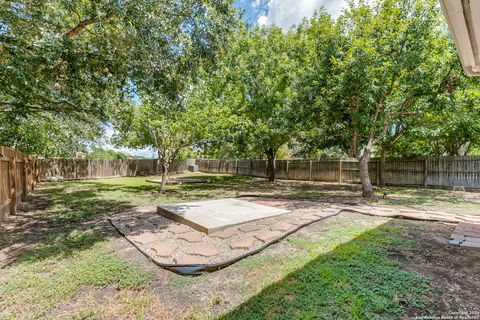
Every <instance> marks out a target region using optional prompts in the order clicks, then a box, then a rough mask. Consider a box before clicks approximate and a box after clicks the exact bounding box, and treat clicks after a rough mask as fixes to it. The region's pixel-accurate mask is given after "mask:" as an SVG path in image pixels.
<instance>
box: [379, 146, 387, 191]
mask: <svg viewBox="0 0 480 320" xmlns="http://www.w3.org/2000/svg"><path fill="white" fill-rule="evenodd" d="M386 157H387V152H386V151H385V150H384V149H383V148H382V153H381V154H380V162H379V165H380V170H379V174H380V176H379V179H378V180H379V183H380V188H383V187H385V162H386Z"/></svg>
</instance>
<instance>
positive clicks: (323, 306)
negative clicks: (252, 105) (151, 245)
mask: <svg viewBox="0 0 480 320" xmlns="http://www.w3.org/2000/svg"><path fill="white" fill-rule="evenodd" d="M194 175H195V176H197V177H199V178H202V179H209V180H211V182H210V183H204V184H180V185H169V186H168V187H167V194H166V195H161V194H159V193H158V185H156V184H152V183H148V182H146V181H145V180H146V179H147V178H146V177H131V178H114V179H102V180H89V181H75V182H63V183H42V184H40V185H39V186H38V189H37V191H35V192H34V193H33V194H31V195H30V197H29V200H28V202H26V203H22V204H21V206H20V207H19V212H18V215H16V216H13V217H11V218H10V219H9V221H8V222H6V223H3V224H2V225H1V228H0V231H1V233H0V268H1V273H0V319H17V318H66V319H90V318H91V319H97V318H107V319H118V318H126V319H181V318H187V319H216V318H221V319H335V318H342V319H375V318H377V319H400V318H409V317H412V318H413V317H415V316H418V315H442V314H447V313H448V312H472V314H473V312H480V309H479V306H478V296H479V295H480V277H479V276H478V275H479V274H480V266H479V265H478V263H476V261H479V260H478V259H480V250H475V249H470V250H468V249H463V248H455V247H451V246H448V245H447V242H448V238H449V236H450V234H451V233H452V231H453V229H454V227H455V225H453V224H446V223H427V222H423V221H409V220H396V219H389V218H382V217H371V216H365V215H361V214H357V213H341V214H340V215H338V216H335V217H333V218H330V219H327V220H324V221H321V222H317V223H314V224H312V225H310V226H308V227H305V228H303V229H301V230H300V231H298V232H296V233H295V234H293V235H291V236H289V237H287V238H286V239H284V240H282V241H281V242H280V243H278V244H275V245H272V246H270V247H269V248H267V249H266V250H264V251H262V252H261V253H260V254H258V255H255V256H251V257H249V258H246V259H244V260H242V261H240V262H239V263H237V264H234V265H232V266H230V267H227V268H225V269H222V270H220V271H217V272H214V273H210V274H203V275H201V276H198V277H187V276H181V275H176V274H174V273H172V272H170V271H167V270H163V269H161V268H159V267H157V266H156V265H154V264H153V263H151V262H150V261H149V260H148V259H147V258H146V257H145V256H143V255H142V254H141V253H140V252H138V251H137V250H136V249H135V248H133V247H132V246H131V245H130V243H128V242H127V241H126V240H125V239H124V238H123V237H121V236H120V235H119V234H118V233H117V232H116V231H115V229H114V228H112V226H111V225H110V223H109V221H108V217H110V216H114V215H115V214H116V213H119V212H122V211H126V210H131V209H132V208H135V207H143V206H155V205H157V204H161V203H167V202H181V201H186V200H197V199H213V198H226V197H237V196H247V195H257V196H260V197H265V198H269V199H274V198H281V199H286V200H287V201H288V202H289V203H291V205H292V206H293V207H307V208H311V209H312V210H314V209H315V207H316V206H318V205H319V204H321V203H345V202H348V203H352V202H364V201H365V200H362V199H361V197H359V196H358V195H359V194H360V192H359V190H360V187H359V186H356V185H338V184H326V183H309V182H293V181H280V182H278V183H275V184H271V183H268V182H266V181H265V180H263V179H255V178H249V177H239V176H232V175H206V174H194ZM384 191H385V192H386V193H387V197H386V198H385V199H383V198H382V197H377V198H374V199H373V200H371V202H374V203H375V204H377V205H381V206H389V207H398V208H400V207H401V208H416V209H435V210H442V211H448V212H458V213H469V214H479V215H480V209H479V208H480V194H478V193H471V192H452V191H447V190H422V189H405V188H388V189H386V190H384ZM377 194H381V193H380V192H377ZM453 306H455V307H453Z"/></svg>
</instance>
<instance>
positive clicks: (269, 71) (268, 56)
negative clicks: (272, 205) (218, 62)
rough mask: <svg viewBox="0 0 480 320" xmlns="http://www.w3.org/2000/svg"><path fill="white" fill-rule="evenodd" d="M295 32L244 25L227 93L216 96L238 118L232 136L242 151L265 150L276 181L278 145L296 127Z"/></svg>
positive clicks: (227, 73) (232, 54) (227, 65)
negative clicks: (294, 87) (250, 27)
mask: <svg viewBox="0 0 480 320" xmlns="http://www.w3.org/2000/svg"><path fill="white" fill-rule="evenodd" d="M292 44H293V42H292V36H291V35H285V34H284V33H283V32H282V30H281V29H280V28H278V27H268V28H267V27H261V28H254V29H247V28H241V29H240V30H239V31H238V32H237V33H236V34H235V36H234V38H233V39H232V41H231V43H230V45H229V48H228V52H227V53H226V56H225V57H224V60H223V61H222V63H223V65H222V66H223V69H222V71H221V74H220V75H221V77H222V78H221V80H219V81H220V82H221V83H223V85H222V88H223V90H222V91H221V92H218V95H217V96H214V97H213V100H214V101H217V103H219V104H220V103H223V104H225V105H228V106H229V107H230V113H231V114H232V115H233V117H235V118H236V120H237V121H236V122H235V123H234V124H232V127H231V128H230V132H229V135H230V137H231V141H233V147H234V148H235V150H236V152H234V153H237V155H238V154H240V155H248V156H252V155H255V154H259V153H260V154H262V153H263V154H264V155H266V157H267V160H268V165H267V176H268V179H269V181H271V182H273V181H275V159H276V156H277V152H278V149H279V148H280V147H281V146H282V145H284V144H285V143H287V142H288V141H289V140H290V139H291V137H292V136H294V134H295V132H296V130H297V129H296V121H295V113H294V106H293V104H292V96H293V95H294V93H293V92H292V87H291V84H292V79H293V77H294V72H295V61H296V60H295V58H294V55H293V50H292Z"/></svg>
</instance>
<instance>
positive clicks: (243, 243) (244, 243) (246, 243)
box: [230, 236, 255, 250]
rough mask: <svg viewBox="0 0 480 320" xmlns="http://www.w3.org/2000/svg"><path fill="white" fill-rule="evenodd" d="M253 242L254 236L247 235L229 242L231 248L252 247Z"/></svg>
mask: <svg viewBox="0 0 480 320" xmlns="http://www.w3.org/2000/svg"><path fill="white" fill-rule="evenodd" d="M254 243H255V238H253V237H250V236H247V237H243V238H240V239H238V240H235V241H232V242H230V248H232V249H233V250H236V249H250V248H251V247H253V244H254Z"/></svg>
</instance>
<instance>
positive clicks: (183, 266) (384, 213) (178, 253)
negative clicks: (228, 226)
mask: <svg viewBox="0 0 480 320" xmlns="http://www.w3.org/2000/svg"><path fill="white" fill-rule="evenodd" d="M316 210H317V212H315V213H311V212H308V213H305V216H308V219H300V218H301V217H302V215H301V214H299V212H298V211H297V212H294V213H287V214H285V215H283V216H282V219H278V221H277V222H276V223H272V222H275V221H272V219H271V218H268V219H266V220H270V221H267V223H264V224H262V223H261V221H259V222H258V224H259V225H261V226H263V229H262V230H260V231H258V230H252V231H251V232H241V231H240V230H239V229H240V227H241V226H238V228H237V229H236V230H238V231H237V234H232V235H230V234H229V236H228V237H215V235H210V236H208V235H205V234H204V233H201V235H202V236H205V239H204V240H202V241H203V242H202V243H191V244H190V243H188V242H186V241H185V240H180V241H183V243H184V245H186V246H190V247H187V248H185V249H182V246H183V245H180V246H179V247H178V248H176V249H175V250H172V254H173V253H174V254H175V256H172V255H170V257H169V260H165V259H161V258H162V257H159V256H157V255H156V254H155V252H154V251H153V250H151V248H150V247H149V246H148V243H151V240H152V239H151V237H150V236H147V237H145V238H146V240H148V241H149V242H148V243H145V244H143V243H141V242H139V241H138V239H139V238H140V239H141V238H142V237H141V236H140V237H139V235H141V234H139V233H138V232H139V230H138V229H139V226H142V223H141V219H135V216H132V217H131V219H130V220H134V222H135V223H132V221H128V219H126V218H125V215H123V214H122V215H121V219H118V220H116V219H114V218H112V219H110V222H111V223H112V225H113V226H114V227H115V228H116V229H117V230H118V232H119V233H121V234H122V235H123V236H125V238H126V239H127V240H128V241H129V242H130V243H131V244H132V245H133V246H135V247H136V248H137V249H138V250H139V251H140V252H142V253H143V254H144V255H146V256H147V257H149V258H150V259H151V260H152V261H153V262H154V263H155V264H157V265H158V266H160V267H163V268H166V269H168V270H171V271H174V272H177V273H180V274H185V275H195V274H201V273H203V272H211V271H215V270H218V269H221V268H224V267H226V266H228V265H231V264H233V263H235V262H237V261H239V260H241V259H243V258H245V257H247V256H250V255H253V254H256V253H258V252H260V251H262V250H264V249H265V248H267V247H268V246H270V245H272V244H274V243H276V242H278V241H280V240H281V239H283V238H285V237H287V236H288V235H290V234H292V233H295V232H296V231H298V230H300V229H301V228H304V227H306V226H308V225H310V224H313V223H316V222H319V221H322V220H325V219H328V218H331V217H333V216H336V215H338V214H340V213H341V212H343V211H346V212H356V213H360V214H365V215H370V216H379V217H387V218H404V219H414V220H426V221H444V222H452V223H463V222H467V223H475V222H477V223H479V224H478V226H479V228H480V217H477V216H469V215H459V214H449V213H445V212H437V211H416V210H403V209H400V210H397V209H392V208H383V207H378V206H370V205H360V206H339V205H330V206H328V207H322V208H318V209H316ZM299 211H301V210H299ZM310 211H311V210H310ZM151 215H152V216H154V215H155V213H152V214H151ZM288 215H290V216H291V218H290V219H287V218H288V217H287V216H288ZM305 216H303V217H304V218H305ZM141 217H142V219H144V218H145V217H146V214H145V212H143V213H142V216H141ZM151 219H152V217H150V220H151ZM139 220H140V221H139ZM157 220H158V219H157V217H155V222H157ZM166 220H167V221H165V222H164V223H166V224H174V223H173V222H172V221H168V219H166ZM286 224H290V225H291V228H289V229H287V230H285V231H283V230H278V228H277V229H275V226H278V225H281V226H282V227H286V226H287V225H286ZM143 225H146V224H143ZM160 225H161V223H160V222H158V229H160V231H159V230H158V229H157V230H154V231H155V232H158V233H157V234H158V235H159V237H161V236H163V241H165V240H166V239H168V240H169V241H174V239H172V237H177V238H178V239H181V238H183V237H184V236H185V233H181V234H173V235H172V232H168V227H164V228H163V229H162V228H160ZM128 226H131V227H132V229H134V230H135V232H133V230H130V229H129V228H128ZM281 229H286V228H281ZM473 230H474V231H477V229H473ZM479 230H480V229H479ZM144 231H145V233H152V230H151V228H150V227H148V228H147V227H145V230H144ZM195 232H198V233H200V232H199V231H195V230H193V229H192V231H190V232H189V233H191V234H192V236H194V233H195ZM229 233H231V232H229ZM165 234H168V238H165ZM262 236H263V237H262ZM247 239H250V240H251V241H253V243H256V244H255V245H254V244H252V243H251V241H246V240H247ZM135 240H136V241H135ZM160 240H162V239H160ZM260 240H262V241H260ZM464 240H468V241H470V239H464ZM208 241H211V242H213V243H208ZM215 241H216V243H217V247H218V251H219V252H218V254H217V253H216V252H215V250H209V252H208V254H206V255H204V256H203V255H201V254H199V253H198V252H197V254H195V251H194V250H192V247H191V246H197V247H199V246H201V245H202V244H208V246H207V247H210V248H212V247H215V244H214V243H215ZM470 242H472V241H470ZM218 243H221V244H222V245H221V246H218ZM474 244H475V245H476V244H477V243H476V242H475V243H474ZM479 245H480V243H479ZM217 247H215V248H217ZM222 248H223V250H229V251H230V252H232V251H233V252H237V251H238V252H241V253H240V254H239V255H236V256H233V257H231V256H222ZM241 250H244V251H243V252H242V251H241ZM245 250H246V251H245ZM207 257H210V259H209V258H207ZM212 257H214V259H213V260H212ZM170 261H173V262H174V263H171V262H170ZM212 261H213V262H212Z"/></svg>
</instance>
